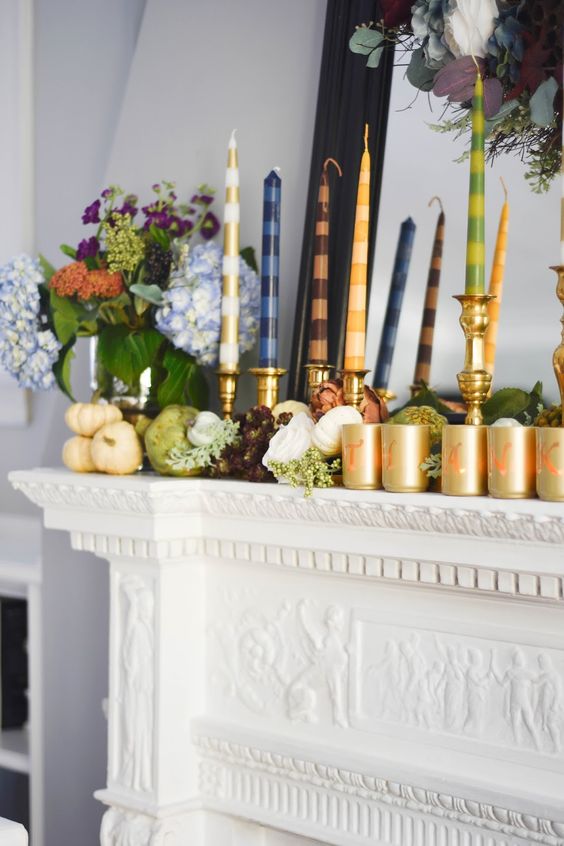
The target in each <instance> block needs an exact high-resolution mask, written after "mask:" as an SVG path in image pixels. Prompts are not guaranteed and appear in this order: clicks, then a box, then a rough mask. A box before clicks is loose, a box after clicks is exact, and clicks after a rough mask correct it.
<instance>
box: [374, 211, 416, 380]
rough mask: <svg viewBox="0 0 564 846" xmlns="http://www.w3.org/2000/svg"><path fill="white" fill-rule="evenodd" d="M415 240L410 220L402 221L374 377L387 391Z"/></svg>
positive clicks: (412, 223) (413, 227) (412, 224)
mask: <svg viewBox="0 0 564 846" xmlns="http://www.w3.org/2000/svg"><path fill="white" fill-rule="evenodd" d="M414 238H415V224H414V222H413V221H412V219H411V218H410V217H408V218H407V220H404V222H403V223H402V225H401V227H400V234H399V239H398V246H397V249H396V258H395V261H394V270H393V273H392V284H391V286H390V293H389V295H388V305H387V307H386V316H385V318H384V327H383V329H382V337H381V339H380V349H379V351H378V359H377V361H376V371H375V373H374V381H373V384H374V387H375V388H387V387H388V384H389V381H390V370H391V369H392V359H393V357H394V349H395V346H396V337H397V333H398V323H399V317H400V312H401V304H402V301H403V294H404V291H405V283H406V281H407V274H408V271H409V263H410V261H411V252H412V249H413V239H414Z"/></svg>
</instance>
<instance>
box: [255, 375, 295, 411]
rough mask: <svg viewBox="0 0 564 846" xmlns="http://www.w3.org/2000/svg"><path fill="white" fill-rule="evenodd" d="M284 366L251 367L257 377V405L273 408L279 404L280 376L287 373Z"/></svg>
mask: <svg viewBox="0 0 564 846" xmlns="http://www.w3.org/2000/svg"><path fill="white" fill-rule="evenodd" d="M287 372H288V371H287V370H284V369H283V368H282V367H251V368H250V370H249V373H252V374H253V376H256V377H257V405H266V406H267V408H270V409H273V408H274V406H275V405H277V404H278V389H279V385H278V383H279V381H280V377H281V376H284V374H285V373H287Z"/></svg>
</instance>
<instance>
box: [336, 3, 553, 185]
mask: <svg viewBox="0 0 564 846" xmlns="http://www.w3.org/2000/svg"><path fill="white" fill-rule="evenodd" d="M381 8H382V13H383V14H382V19H381V20H380V21H378V22H377V23H376V24H374V23H371V24H370V25H369V26H366V25H362V26H360V27H358V28H357V30H356V32H355V33H354V34H353V36H352V38H351V40H350V47H351V49H352V50H353V51H354V52H356V53H361V54H364V55H366V56H368V59H367V64H368V65H369V66H370V67H377V65H378V64H379V62H380V58H381V56H382V52H383V49H384V48H385V46H386V45H387V44H394V45H398V46H399V47H400V48H401V50H402V51H403V52H404V53H411V57H410V60H409V63H408V66H407V72H406V75H407V78H408V80H409V82H410V83H411V84H412V85H413V86H414V87H415V88H417V89H418V90H419V91H425V92H428V91H432V92H433V94H435V95H436V96H438V97H446V98H447V109H450V111H451V116H450V117H448V118H445V119H443V120H442V121H441V123H439V124H438V125H435V126H434V127H433V128H434V129H436V130H437V131H440V132H455V133H456V134H457V136H458V135H461V134H463V133H465V132H469V131H470V125H471V114H470V105H471V100H472V92H473V86H474V81H475V78H476V66H477V67H478V68H479V71H480V73H481V74H482V76H483V77H484V108H485V115H486V137H487V156H488V158H489V159H490V160H493V159H494V158H495V157H496V156H498V155H500V154H501V153H505V152H512V153H516V154H517V155H519V156H520V157H521V159H522V160H523V161H524V162H525V163H526V165H527V168H528V170H527V172H526V178H527V179H528V180H529V181H530V184H531V187H532V189H533V190H534V191H537V192H538V191H543V190H546V189H547V188H548V186H549V184H550V181H551V180H552V179H553V178H554V176H556V174H557V173H558V171H559V169H560V158H561V153H560V150H561V140H560V134H561V130H560V125H561V122H562V35H561V26H562V21H561V14H562V13H561V0H506V2H503V0H497V2H496V0H415V2H413V0H382V2H381Z"/></svg>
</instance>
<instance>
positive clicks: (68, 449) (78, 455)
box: [63, 435, 96, 473]
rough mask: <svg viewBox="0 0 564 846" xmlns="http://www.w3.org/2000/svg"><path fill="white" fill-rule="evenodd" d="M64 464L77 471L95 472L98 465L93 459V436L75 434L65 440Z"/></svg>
mask: <svg viewBox="0 0 564 846" xmlns="http://www.w3.org/2000/svg"><path fill="white" fill-rule="evenodd" d="M63 464H64V465H65V467H68V468H69V470H74V472H75V473H94V471H95V470H96V465H95V464H94V462H93V460H92V438H85V437H84V436H83V435H75V436H74V438H69V439H68V441H65V444H64V446H63Z"/></svg>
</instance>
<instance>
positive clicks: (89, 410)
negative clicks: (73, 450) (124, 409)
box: [65, 402, 123, 438]
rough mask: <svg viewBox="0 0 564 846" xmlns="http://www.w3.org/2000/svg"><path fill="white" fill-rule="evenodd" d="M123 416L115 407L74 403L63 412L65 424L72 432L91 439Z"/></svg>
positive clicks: (92, 403) (90, 403) (91, 403)
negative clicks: (104, 427) (107, 424)
mask: <svg viewBox="0 0 564 846" xmlns="http://www.w3.org/2000/svg"><path fill="white" fill-rule="evenodd" d="M122 418H123V414H122V413H121V411H120V409H119V408H118V407H117V406H116V405H108V404H102V403H100V404H99V403H94V402H75V403H73V404H72V405H70V406H69V407H68V408H67V410H66V412H65V423H66V424H67V426H68V427H69V429H70V430H71V431H72V432H76V434H77V435H84V436H85V437H86V438H91V437H92V436H93V435H95V434H96V432H97V431H98V429H101V428H102V426H105V424H106V423H116V422H117V421H118V420H121V419H122Z"/></svg>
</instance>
